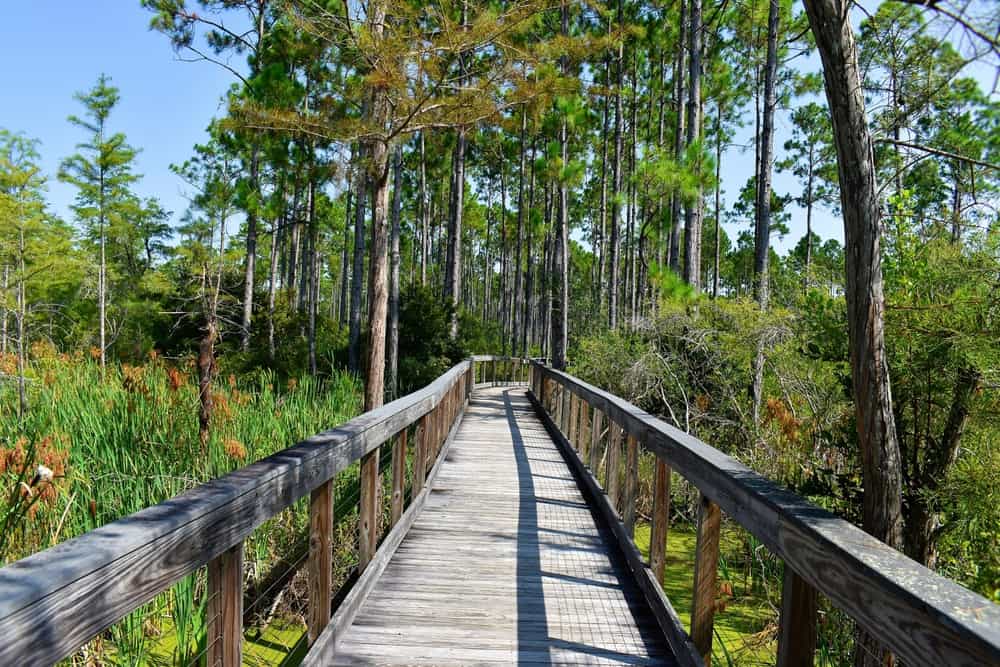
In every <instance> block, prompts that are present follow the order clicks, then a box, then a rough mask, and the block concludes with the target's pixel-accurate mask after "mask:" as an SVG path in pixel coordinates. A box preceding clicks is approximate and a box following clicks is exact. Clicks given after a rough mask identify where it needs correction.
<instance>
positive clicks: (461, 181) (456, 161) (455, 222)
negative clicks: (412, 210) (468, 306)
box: [444, 128, 466, 338]
mask: <svg viewBox="0 0 1000 667" xmlns="http://www.w3.org/2000/svg"><path fill="white" fill-rule="evenodd" d="M465 133H466V130H465V128H459V129H458V130H457V131H456V136H455V151H454V153H453V156H452V191H451V207H450V208H451V210H450V212H449V213H450V214H449V216H448V257H447V260H446V263H445V285H444V293H445V298H446V299H448V300H449V301H451V304H452V306H454V311H453V312H452V316H451V324H450V328H449V332H450V334H451V337H452V338H454V337H455V336H457V335H458V307H459V301H460V298H461V295H462V213H463V208H464V205H465Z"/></svg>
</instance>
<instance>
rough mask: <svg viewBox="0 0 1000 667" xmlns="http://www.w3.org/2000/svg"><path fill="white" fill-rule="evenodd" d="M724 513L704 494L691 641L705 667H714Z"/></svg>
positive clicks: (700, 510)
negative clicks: (713, 650) (716, 610)
mask: <svg viewBox="0 0 1000 667" xmlns="http://www.w3.org/2000/svg"><path fill="white" fill-rule="evenodd" d="M721 525H722V512H721V511H720V510H719V506H718V505H716V504H715V503H714V502H712V501H711V500H709V498H708V496H706V495H705V494H704V493H702V494H701V497H700V499H699V502H698V537H697V543H696V546H695V560H694V589H693V592H692V597H691V641H692V642H693V643H694V645H695V647H696V648H697V649H698V653H699V654H700V655H701V657H702V660H704V662H705V665H706V667H710V665H711V664H712V632H713V628H714V625H715V597H716V593H717V591H716V578H717V574H718V568H719V529H720V527H721Z"/></svg>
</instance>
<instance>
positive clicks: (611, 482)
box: [604, 422, 622, 513]
mask: <svg viewBox="0 0 1000 667" xmlns="http://www.w3.org/2000/svg"><path fill="white" fill-rule="evenodd" d="M609 431H610V433H609V434H608V435H609V442H608V454H607V457H606V458H607V460H608V463H607V470H606V472H605V475H604V479H605V480H607V489H608V501H609V502H610V503H611V506H612V507H614V508H615V512H616V513H617V512H618V508H619V507H620V506H621V505H620V503H619V501H620V500H621V479H620V478H621V467H622V429H621V427H620V426H619V425H618V424H615V423H613V422H612V423H611V424H609Z"/></svg>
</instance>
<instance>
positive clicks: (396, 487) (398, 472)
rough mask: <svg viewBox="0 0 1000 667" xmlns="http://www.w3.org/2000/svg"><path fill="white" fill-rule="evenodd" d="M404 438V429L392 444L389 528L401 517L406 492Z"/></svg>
mask: <svg viewBox="0 0 1000 667" xmlns="http://www.w3.org/2000/svg"><path fill="white" fill-rule="evenodd" d="M406 438H407V433H406V429H405V428H404V429H403V430H402V431H400V432H399V433H398V434H397V435H396V442H394V443H393V444H392V509H391V512H390V515H389V516H390V518H389V528H392V527H393V526H395V525H396V522H397V521H399V517H401V516H403V500H404V498H405V492H406V489H405V487H406Z"/></svg>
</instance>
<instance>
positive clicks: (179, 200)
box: [0, 0, 234, 221]
mask: <svg viewBox="0 0 1000 667" xmlns="http://www.w3.org/2000/svg"><path fill="white" fill-rule="evenodd" d="M149 19H150V14H149V12H147V11H145V10H143V9H142V8H141V7H140V6H139V0H69V1H67V0H30V1H29V2H11V3H5V7H4V12H3V20H2V21H0V62H2V63H3V67H0V127H2V128H5V129H8V130H11V131H13V132H23V133H24V134H26V135H27V136H29V137H33V138H37V139H40V140H41V142H42V144H41V147H40V149H41V153H42V164H43V167H44V169H45V171H46V173H47V174H48V175H49V176H50V181H49V200H50V201H51V203H52V208H53V209H54V210H55V212H56V213H58V214H60V215H62V216H64V217H65V218H66V219H67V220H72V215H71V213H70V212H69V209H68V206H69V204H71V203H72V201H73V197H74V188H73V187H72V186H69V185H66V184H63V183H60V182H58V181H57V180H56V178H55V174H56V170H57V169H58V167H59V163H60V162H61V161H62V159H63V158H65V157H66V156H68V155H70V154H72V153H73V152H74V151H75V146H76V144H77V143H78V142H80V141H83V140H84V138H85V137H84V133H83V132H82V131H80V130H79V129H77V128H74V127H72V126H71V125H70V124H69V123H68V122H66V117H67V116H69V115H70V114H73V113H76V114H79V113H80V112H81V109H82V107H81V105H80V104H79V103H78V102H76V101H75V100H74V99H73V94H74V93H75V92H77V91H82V90H86V89H88V88H90V87H92V86H93V85H94V83H95V81H96V80H97V76H98V74H100V73H101V72H104V73H106V74H108V75H109V76H110V77H111V78H112V82H113V83H114V85H116V86H118V88H120V90H121V102H120V103H119V105H118V107H117V108H116V109H115V111H114V112H113V115H112V117H111V121H110V123H111V127H112V129H114V130H116V131H121V132H124V133H125V134H126V135H127V137H128V140H129V142H130V143H131V144H132V145H133V146H135V147H137V148H140V149H141V152H140V153H139V157H138V172H139V173H141V174H143V175H144V178H143V179H142V181H140V182H139V184H138V185H137V188H136V189H137V191H138V192H139V194H141V195H142V196H151V195H155V196H156V197H158V198H159V199H160V201H161V202H162V203H163V205H164V207H165V208H167V209H168V210H171V211H173V212H174V220H175V221H176V220H177V219H178V217H179V215H180V214H181V213H182V212H183V211H184V208H185V207H186V200H185V199H184V197H183V192H184V190H185V188H184V185H183V183H182V181H181V180H180V179H178V178H177V177H176V176H174V175H173V174H172V173H171V172H170V170H169V165H170V164H171V163H180V162H183V161H184V160H185V159H186V158H187V157H189V156H190V155H191V147H192V146H193V145H194V144H195V143H198V142H202V141H204V140H205V139H206V138H207V135H206V133H205V127H206V126H207V125H208V122H209V120H211V118H212V117H213V116H218V115H221V114H222V113H223V112H224V108H223V107H222V106H221V105H220V99H221V96H222V94H223V93H224V92H225V91H226V89H227V88H228V86H229V85H230V84H231V83H232V81H233V80H234V77H233V76H232V75H231V74H229V73H228V72H225V71H224V70H222V69H221V68H219V67H217V66H215V65H212V64H209V63H185V62H180V61H178V60H177V58H176V57H175V55H174V52H173V49H172V48H171V46H170V43H169V41H168V40H167V38H166V37H165V36H163V35H162V34H160V33H157V32H151V31H150V30H149V29H148V26H149Z"/></svg>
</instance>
